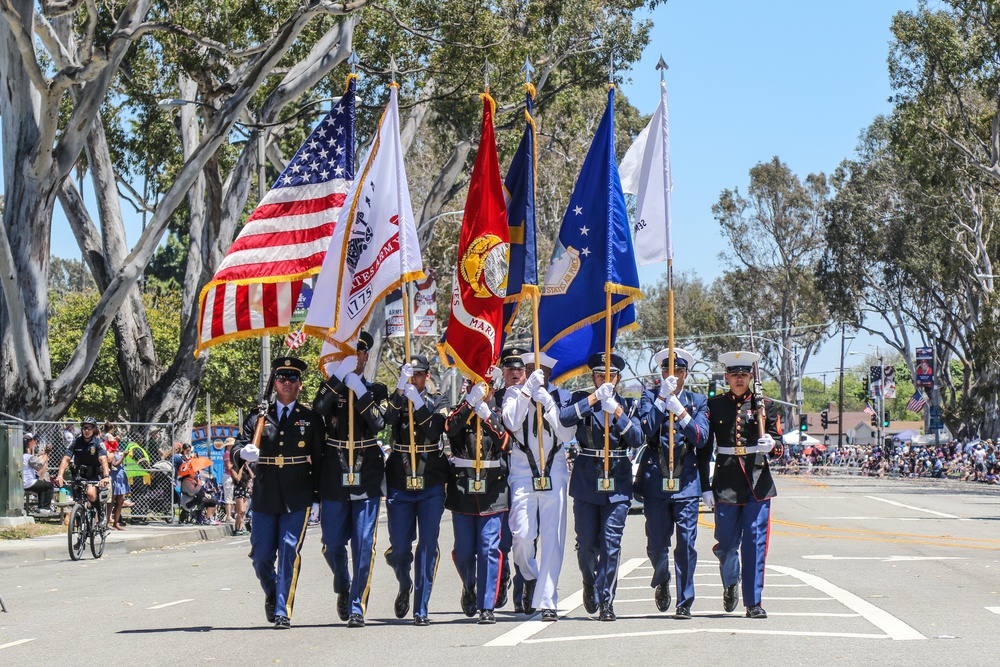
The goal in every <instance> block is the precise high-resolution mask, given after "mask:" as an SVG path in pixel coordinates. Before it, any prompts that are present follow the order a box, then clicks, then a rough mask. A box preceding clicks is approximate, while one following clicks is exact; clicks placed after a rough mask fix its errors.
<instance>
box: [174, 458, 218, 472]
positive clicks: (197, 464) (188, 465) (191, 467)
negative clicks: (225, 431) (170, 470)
mask: <svg viewBox="0 0 1000 667" xmlns="http://www.w3.org/2000/svg"><path fill="white" fill-rule="evenodd" d="M211 467H212V459H210V458H208V457H207V456H196V457H194V458H192V459H188V460H187V461H185V462H184V463H182V464H181V467H180V468H178V469H177V476H178V477H187V476H189V475H194V474H195V473H197V472H198V471H199V470H204V469H205V468H211Z"/></svg>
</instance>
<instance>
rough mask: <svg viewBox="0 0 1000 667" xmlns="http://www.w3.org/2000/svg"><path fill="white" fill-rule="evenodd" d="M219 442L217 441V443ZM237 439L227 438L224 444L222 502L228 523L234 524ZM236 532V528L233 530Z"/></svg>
mask: <svg viewBox="0 0 1000 667" xmlns="http://www.w3.org/2000/svg"><path fill="white" fill-rule="evenodd" d="M218 442H219V441H218V440H216V443H218ZM235 444H236V438H226V439H225V441H223V442H222V470H223V473H222V502H223V504H224V505H225V506H226V523H233V521H234V517H235V514H234V513H233V500H234V499H233V460H232V451H233V445H235ZM233 530H235V528H234V529H233Z"/></svg>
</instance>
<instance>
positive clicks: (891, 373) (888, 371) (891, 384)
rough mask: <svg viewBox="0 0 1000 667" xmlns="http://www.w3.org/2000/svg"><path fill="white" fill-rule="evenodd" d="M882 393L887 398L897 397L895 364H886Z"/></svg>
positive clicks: (883, 370)
mask: <svg viewBox="0 0 1000 667" xmlns="http://www.w3.org/2000/svg"><path fill="white" fill-rule="evenodd" d="M882 395H883V396H885V397H886V398H896V367H895V366H886V367H885V368H884V369H882Z"/></svg>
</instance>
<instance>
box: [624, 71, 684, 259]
mask: <svg viewBox="0 0 1000 667" xmlns="http://www.w3.org/2000/svg"><path fill="white" fill-rule="evenodd" d="M621 179H622V189H623V190H624V191H625V192H628V193H630V194H634V195H637V199H636V207H635V225H634V227H633V232H634V238H635V258H636V261H637V262H638V264H639V266H646V265H648V264H655V263H656V262H666V261H667V260H670V259H673V258H674V244H673V240H672V239H671V236H670V232H671V230H670V192H671V190H673V189H674V184H673V181H672V180H671V177H670V122H669V118H668V115H667V84H666V82H664V81H663V80H661V81H660V104H659V105H658V106H657V107H656V113H654V114H653V118H652V120H650V121H649V125H647V126H646V127H645V128H643V130H642V132H641V133H640V134H639V136H638V138H637V139H636V140H635V142H634V143H633V144H632V145H631V146H630V147H629V149H628V152H627V153H625V157H624V158H623V159H622V164H621Z"/></svg>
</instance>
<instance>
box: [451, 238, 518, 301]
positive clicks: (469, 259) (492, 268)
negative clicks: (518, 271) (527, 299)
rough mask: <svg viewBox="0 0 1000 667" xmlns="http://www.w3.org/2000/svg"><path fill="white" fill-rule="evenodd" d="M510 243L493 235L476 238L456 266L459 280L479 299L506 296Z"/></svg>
mask: <svg viewBox="0 0 1000 667" xmlns="http://www.w3.org/2000/svg"><path fill="white" fill-rule="evenodd" d="M509 255H510V244H508V243H505V242H504V241H503V239H501V238H500V237H499V236H496V235H494V234H484V235H483V236H477V237H476V238H474V239H472V242H471V243H469V247H468V248H467V249H466V250H465V254H464V255H462V258H461V260H460V261H459V263H458V267H459V271H461V275H462V279H463V280H464V281H465V282H466V283H467V284H468V285H469V286H470V287H471V288H472V291H473V294H475V296H476V298H479V299H488V298H490V297H497V298H500V299H502V298H504V297H505V296H507V272H508V268H507V266H508V256H509Z"/></svg>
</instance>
